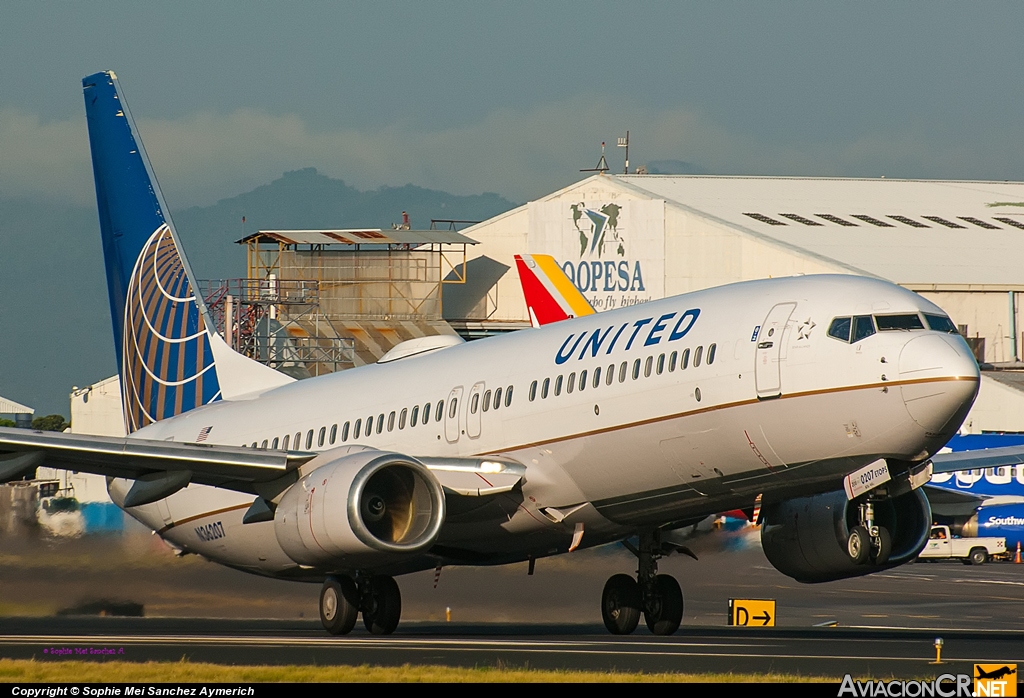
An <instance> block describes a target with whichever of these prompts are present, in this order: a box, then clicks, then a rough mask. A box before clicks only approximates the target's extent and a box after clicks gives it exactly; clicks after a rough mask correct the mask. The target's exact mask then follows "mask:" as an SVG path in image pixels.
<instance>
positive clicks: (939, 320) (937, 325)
mask: <svg viewBox="0 0 1024 698" xmlns="http://www.w3.org/2000/svg"><path fill="white" fill-rule="evenodd" d="M924 319H925V320H927V321H928V328H929V329H932V330H935V331H936V332H948V333H949V334H960V333H959V332H957V329H956V325H954V324H953V321H952V320H950V319H949V318H948V317H946V316H945V315H932V314H931V313H925V314H924Z"/></svg>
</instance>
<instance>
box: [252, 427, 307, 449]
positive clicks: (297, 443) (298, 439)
mask: <svg viewBox="0 0 1024 698" xmlns="http://www.w3.org/2000/svg"><path fill="white" fill-rule="evenodd" d="M255 445H256V444H253V446H255ZM300 448H302V432H301V431H297V432H295V449H296V450H298V449H300Z"/></svg>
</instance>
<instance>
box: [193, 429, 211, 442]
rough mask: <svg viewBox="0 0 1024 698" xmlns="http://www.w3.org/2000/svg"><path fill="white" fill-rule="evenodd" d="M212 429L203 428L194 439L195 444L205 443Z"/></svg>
mask: <svg viewBox="0 0 1024 698" xmlns="http://www.w3.org/2000/svg"><path fill="white" fill-rule="evenodd" d="M212 429H213V427H203V428H202V429H200V430H199V436H197V437H196V443H197V444H199V443H202V442H204V441H206V437H207V436H209V435H210V430H212Z"/></svg>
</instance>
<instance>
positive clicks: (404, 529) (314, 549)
mask: <svg viewBox="0 0 1024 698" xmlns="http://www.w3.org/2000/svg"><path fill="white" fill-rule="evenodd" d="M444 518H445V499H444V492H443V490H442V489H441V485H440V484H439V483H438V481H437V479H436V478H435V477H434V476H433V474H431V472H430V471H429V470H428V469H427V468H426V466H424V465H423V464H422V463H420V462H419V461H417V460H416V459H415V458H410V457H409V456H404V455H402V454H399V453H387V452H382V451H377V450H366V451H361V452H356V453H351V454H350V455H346V456H343V457H341V458H339V459H337V460H335V461H332V462H330V463H327V464H326V465H323V466H321V467H319V468H317V469H316V470H314V471H313V472H311V473H310V474H309V475H306V476H305V477H303V478H302V479H301V480H299V481H298V482H296V483H295V484H294V485H292V486H291V487H290V488H289V489H288V490H287V491H286V492H285V493H284V496H283V497H282V498H281V501H280V503H279V504H278V505H277V510H276V513H275V515H274V533H275V534H276V535H277V541H278V543H280V545H281V548H282V549H283V550H284V552H285V553H286V554H287V555H288V557H290V558H291V559H292V560H294V561H295V562H297V563H299V564H303V565H319V566H324V565H336V566H338V567H339V568H349V567H351V566H356V565H359V564H366V563H367V562H368V561H370V560H380V559H381V558H382V557H390V556H403V555H411V554H415V553H421V552H423V551H425V550H427V549H428V548H430V546H431V545H433V544H434V541H435V540H437V536H438V534H439V533H440V531H441V526H442V524H443V523H444Z"/></svg>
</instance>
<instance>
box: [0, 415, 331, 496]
mask: <svg viewBox="0 0 1024 698" xmlns="http://www.w3.org/2000/svg"><path fill="white" fill-rule="evenodd" d="M316 455H317V454H315V453H300V452H286V451H264V450H258V449H251V448H241V447H239V446H220V445H213V444H195V443H181V442H175V441H153V440H149V439H134V438H132V439H129V438H123V437H113V436H87V435H84V434H61V433H57V432H48V431H30V430H28V429H11V428H2V427H0V482H5V481H8V480H12V479H15V478H17V477H20V476H21V475H22V474H24V473H25V472H27V471H28V470H31V469H32V468H36V467H39V466H42V465H45V466H46V467H48V468H61V469H64V470H73V471H77V472H83V473H95V474H97V475H109V476H111V477H122V478H128V479H131V480H138V479H140V478H145V477H147V476H153V475H156V474H166V473H178V474H180V475H181V476H185V475H189V476H190V477H189V480H188V481H190V482H194V483H196V484H201V485H213V486H214V487H223V488H226V489H232V490H238V491H242V492H252V493H255V489H253V487H254V485H257V484H258V483H263V482H272V481H274V480H277V479H279V478H281V477H282V476H284V475H287V474H288V473H290V472H292V471H294V470H296V469H297V468H298V467H299V466H300V465H302V464H303V463H305V462H307V461H309V460H312V459H313V458H315V457H316Z"/></svg>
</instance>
